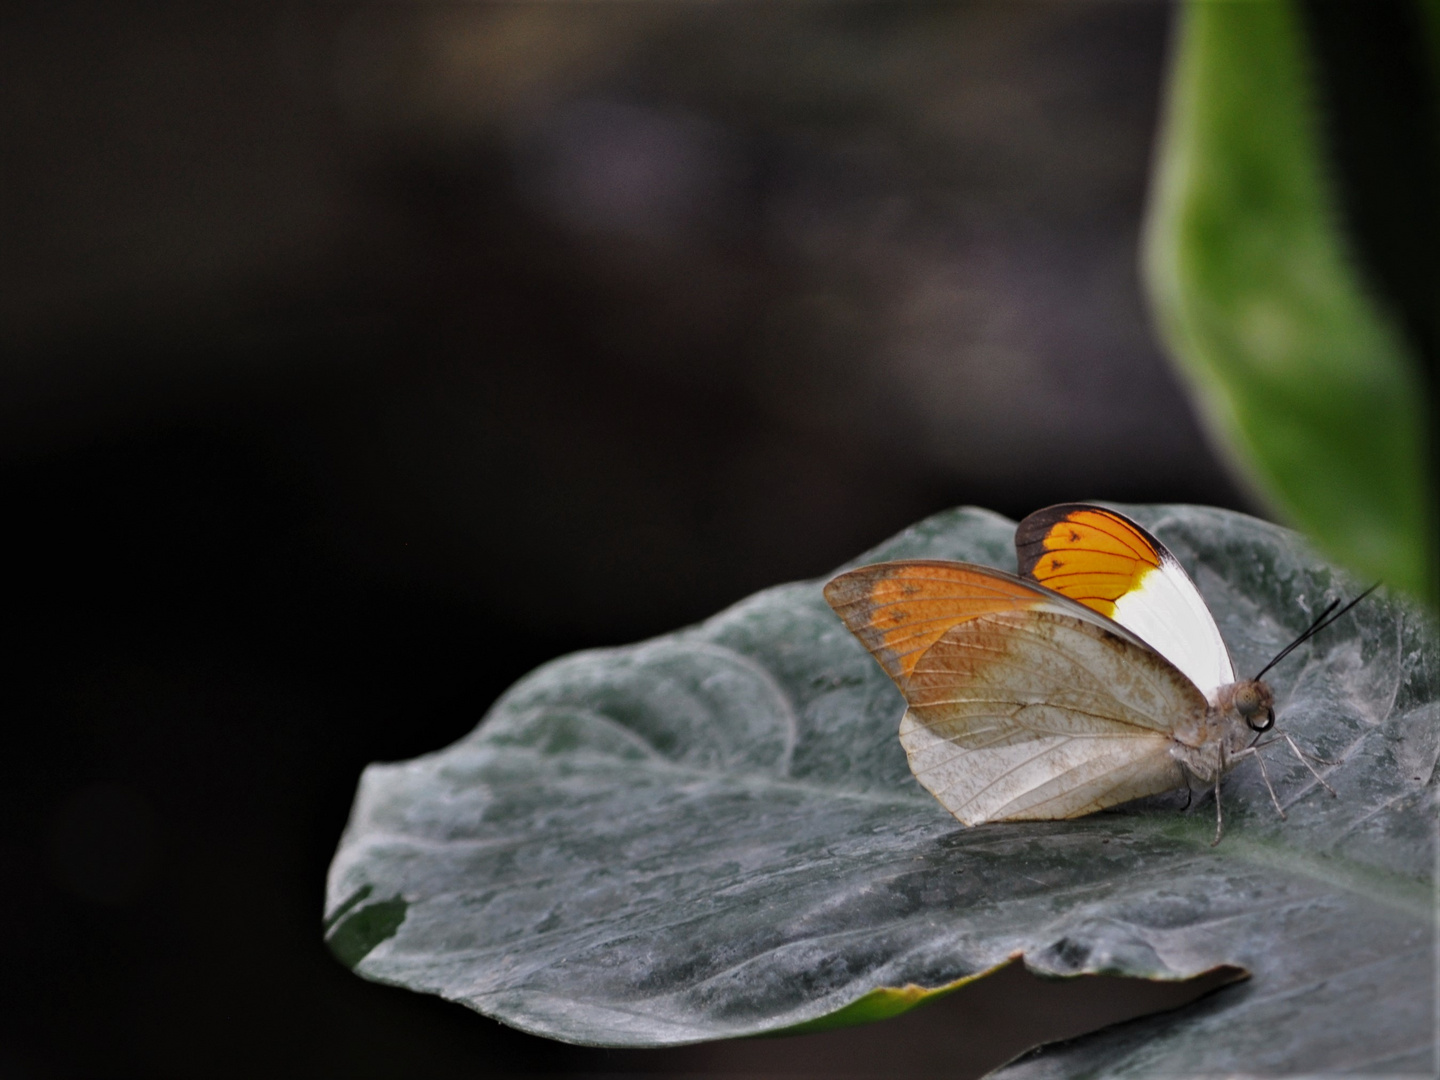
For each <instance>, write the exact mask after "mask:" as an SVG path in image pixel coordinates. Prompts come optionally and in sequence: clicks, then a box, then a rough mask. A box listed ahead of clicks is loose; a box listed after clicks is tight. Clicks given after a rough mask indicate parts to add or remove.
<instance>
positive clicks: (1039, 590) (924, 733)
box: [825, 503, 1369, 843]
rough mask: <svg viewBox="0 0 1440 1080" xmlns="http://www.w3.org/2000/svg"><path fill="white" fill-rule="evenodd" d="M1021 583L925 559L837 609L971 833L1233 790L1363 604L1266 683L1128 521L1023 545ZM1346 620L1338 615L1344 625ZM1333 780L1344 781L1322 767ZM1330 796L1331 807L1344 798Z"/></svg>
mask: <svg viewBox="0 0 1440 1080" xmlns="http://www.w3.org/2000/svg"><path fill="white" fill-rule="evenodd" d="M1015 550H1016V555H1017V556H1018V560H1019V570H1020V573H1019V575H1015V574H1007V573H1005V572H1004V571H1001V570H992V569H991V568H989V567H986V566H976V565H974V564H972V563H962V562H943V561H938V560H929V559H914V560H906V561H900V562H888V563H877V564H875V565H872V566H862V567H860V568H859V569H856V570H851V571H849V572H847V573H844V574H841V575H839V576H838V577H836V578H835V579H834V580H832V581H831V582H830V583H829V584H827V585H826V586H825V599H826V600H827V601H829V603H830V606H831V607H832V608H834V609H835V612H836V614H838V615H839V616H840V618H841V619H842V620H844V622H845V625H846V626H847V627H849V629H850V631H851V632H852V633H853V634H854V635H855V636H856V637H858V638H859V639H860V641H861V642H862V643H863V644H864V645H865V647H866V648H867V649H869V650H870V652H871V654H872V655H873V656H874V657H875V659H876V660H878V661H879V662H880V666H881V667H883V668H884V669H885V671H886V672H887V673H888V674H889V676H890V677H891V678H892V679H894V680H895V684H896V685H897V686H898V687H899V688H900V692H901V693H902V694H903V695H904V696H905V701H906V702H907V704H908V705H909V708H908V709H907V710H906V712H905V716H904V718H903V719H902V720H901V721H900V742H901V745H903V746H904V747H905V753H906V755H907V757H908V758H909V760H910V769H911V771H912V772H914V774H915V776H916V778H917V779H918V780H919V781H920V783H921V784H922V785H924V787H925V788H926V790H928V791H929V792H930V793H931V794H932V795H934V796H935V797H936V798H937V799H938V800H939V801H940V803H941V805H942V806H944V807H945V809H947V810H949V811H950V812H951V813H952V814H954V815H955V817H957V818H958V819H960V821H962V822H964V823H965V824H966V825H979V824H981V823H983V822H987V821H1053V820H1058V819H1064V818H1075V817H1081V816H1083V815H1085V814H1091V813H1094V812H1095V811H1097V810H1103V809H1104V808H1105V807H1108V806H1115V805H1116V804H1118V803H1123V802H1128V801H1130V800H1131V799H1138V798H1141V797H1143V796H1146V795H1155V794H1159V793H1160V792H1164V791H1170V790H1172V789H1174V788H1180V787H1184V788H1186V789H1187V790H1190V789H1192V788H1193V787H1195V786H1196V785H1197V784H1198V785H1199V786H1201V787H1212V786H1213V788H1214V791H1215V840H1214V841H1213V843H1219V841H1220V836H1221V834H1222V832H1223V828H1224V821H1223V818H1222V815H1221V809H1220V778H1221V777H1222V776H1224V775H1225V773H1227V772H1228V771H1229V770H1230V769H1232V768H1234V767H1235V765H1236V764H1237V763H1239V762H1240V761H1242V760H1244V759H1245V758H1247V757H1252V756H1253V757H1255V759H1256V761H1257V762H1259V764H1260V769H1261V776H1262V777H1263V778H1264V780H1265V786H1266V788H1267V789H1268V790H1269V791H1270V798H1271V800H1272V801H1273V802H1274V804H1275V809H1276V810H1277V811H1279V812H1280V816H1281V817H1284V816H1285V814H1284V811H1283V810H1282V809H1281V807H1280V802H1279V800H1278V799H1276V797H1275V792H1274V789H1273V788H1272V787H1271V785H1270V778H1269V776H1268V775H1267V773H1266V771H1265V763H1264V759H1263V758H1262V757H1260V755H1259V750H1260V748H1262V747H1264V746H1267V745H1269V742H1274V741H1278V740H1280V739H1283V740H1284V741H1285V742H1286V743H1288V744H1289V746H1290V748H1291V750H1292V751H1294V753H1295V755H1296V757H1297V758H1299V759H1300V761H1301V763H1302V764H1303V765H1305V767H1306V768H1308V769H1310V771H1311V772H1312V773H1313V774H1314V775H1315V777H1316V779H1317V780H1319V781H1320V783H1321V784H1322V785H1323V786H1324V787H1325V788H1326V789H1327V790H1330V788H1329V785H1328V784H1326V783H1325V781H1324V779H1323V778H1322V777H1321V776H1320V774H1319V773H1318V772H1316V771H1315V769H1314V767H1313V766H1312V765H1311V764H1310V761H1309V760H1306V759H1307V758H1310V759H1311V760H1315V761H1321V759H1318V758H1314V757H1313V756H1312V755H1307V754H1305V753H1304V752H1303V751H1301V750H1300V748H1299V747H1298V746H1296V745H1295V742H1294V740H1292V739H1291V738H1290V737H1289V736H1288V735H1285V734H1283V733H1279V732H1277V733H1276V737H1275V738H1273V739H1271V740H1270V741H1269V742H1264V741H1261V738H1262V735H1263V734H1264V733H1265V732H1267V731H1269V730H1270V729H1271V728H1272V727H1273V726H1274V723H1275V712H1274V695H1273V694H1272V693H1271V691H1270V687H1269V686H1267V685H1266V684H1265V682H1263V681H1262V679H1261V677H1260V676H1263V675H1264V674H1265V672H1266V671H1268V670H1269V669H1270V668H1271V667H1273V666H1274V664H1275V663H1276V662H1277V661H1279V660H1280V659H1281V658H1283V657H1284V656H1285V655H1287V654H1288V653H1289V652H1290V650H1291V649H1293V648H1295V647H1296V646H1297V645H1299V644H1300V643H1301V642H1303V641H1305V640H1308V639H1309V638H1310V637H1312V636H1314V635H1315V634H1316V633H1318V632H1319V631H1320V630H1323V629H1324V628H1325V627H1326V626H1329V625H1330V623H1332V622H1334V621H1335V619H1338V618H1339V617H1340V616H1341V615H1343V614H1345V612H1346V611H1348V610H1349V609H1350V608H1351V607H1353V606H1354V605H1355V604H1357V603H1359V601H1360V600H1361V599H1363V598H1364V596H1366V595H1368V592H1369V590H1367V592H1366V593H1363V594H1361V596H1359V597H1357V598H1356V599H1355V600H1353V601H1351V602H1350V603H1349V604H1347V605H1346V606H1345V607H1344V608H1343V609H1341V610H1340V611H1339V612H1335V608H1336V606H1337V605H1338V601H1337V602H1336V603H1334V604H1331V605H1330V607H1328V608H1326V609H1325V611H1323V612H1322V613H1321V614H1320V616H1319V618H1317V619H1316V620H1315V621H1314V622H1313V623H1312V624H1311V625H1310V627H1309V629H1307V630H1306V631H1305V632H1304V633H1303V634H1301V635H1300V636H1299V637H1298V638H1296V640H1295V641H1294V642H1292V643H1291V644H1290V645H1289V646H1287V647H1286V649H1285V650H1283V651H1282V652H1281V653H1280V654H1279V655H1277V656H1276V657H1275V659H1274V660H1272V661H1271V662H1270V663H1269V664H1267V665H1266V666H1265V668H1264V669H1263V670H1262V671H1261V672H1259V674H1257V675H1256V677H1255V678H1253V679H1236V677H1235V667H1234V665H1233V664H1232V663H1231V660H1230V654H1229V652H1228V651H1227V650H1226V648H1225V642H1224V639H1222V638H1221V636H1220V630H1219V628H1218V627H1217V626H1216V625H1215V619H1214V617H1213V616H1211V614H1210V609H1209V608H1207V607H1206V606H1205V601H1204V600H1203V599H1202V598H1201V596H1200V592H1199V590H1198V589H1196V588H1195V584H1194V582H1192V581H1191V580H1190V577H1189V575H1187V574H1186V573H1185V571H1184V569H1183V568H1181V566H1180V564H1179V562H1178V561H1176V559H1175V557H1174V556H1173V555H1172V554H1170V552H1169V551H1168V550H1167V549H1166V548H1165V545H1164V544H1162V543H1161V542H1160V541H1159V540H1157V539H1156V538H1155V537H1154V536H1152V535H1151V534H1150V533H1149V532H1147V531H1146V530H1145V529H1144V528H1142V527H1141V526H1140V525H1138V524H1136V523H1135V522H1134V521H1131V520H1130V519H1129V518H1127V517H1125V516H1124V515H1123V514H1119V513H1116V512H1115V511H1114V510H1108V509H1106V508H1104V507H1101V506H1095V505H1092V504H1089V503H1064V504H1061V505H1059V506H1052V507H1049V508H1047V509H1044V510H1039V511H1036V512H1035V513H1033V514H1031V515H1030V516H1029V517H1027V518H1026V519H1025V520H1024V521H1022V522H1021V523H1020V525H1019V527H1018V528H1017V529H1016V530H1015ZM1332 612H1333V614H1332ZM1321 763H1322V764H1333V763H1330V762H1323V761H1321ZM1331 794H1332V795H1333V794H1334V791H1333V790H1332V791H1331Z"/></svg>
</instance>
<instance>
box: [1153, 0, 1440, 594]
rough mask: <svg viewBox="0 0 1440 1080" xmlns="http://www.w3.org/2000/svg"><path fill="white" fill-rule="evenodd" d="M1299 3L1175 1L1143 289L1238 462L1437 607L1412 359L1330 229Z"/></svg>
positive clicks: (1337, 216)
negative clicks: (1175, 34) (1176, 17)
mask: <svg viewBox="0 0 1440 1080" xmlns="http://www.w3.org/2000/svg"><path fill="white" fill-rule="evenodd" d="M1432 6H1433V5H1432ZM1298 7H1299V5H1298V3H1297V2H1296V0H1272V2H1267V3H1253V4H1226V3H1208V2H1203V0H1192V2H1191V3H1189V4H1187V5H1186V6H1185V7H1184V8H1183V9H1182V12H1183V14H1182V25H1181V28H1180V29H1181V32H1180V35H1179V38H1178V47H1177V51H1176V55H1175V62H1174V65H1173V69H1172V74H1171V84H1170V100H1169V104H1168V109H1167V115H1166V119H1165V124H1164V127H1163V130H1162V137H1161V142H1160V154H1159V158H1158V161H1159V168H1158V171H1157V173H1156V178H1155V186H1154V190H1153V192H1152V197H1151V207H1150V216H1149V223H1148V226H1147V234H1146V250H1145V255H1146V258H1145V264H1146V276H1147V280H1148V284H1149V289H1150V294H1151V298H1152V300H1153V303H1154V307H1155V310H1156V313H1157V316H1158V318H1159V323H1160V326H1161V329H1162V331H1163V332H1164V336H1165V338H1166V340H1167V342H1168V344H1169V346H1170V350H1171V352H1172V354H1173V355H1174V356H1175V358H1176V359H1177V360H1178V361H1179V363H1180V367H1181V370H1182V371H1183V372H1184V373H1185V374H1186V375H1187V376H1188V377H1189V381H1190V383H1191V385H1192V386H1193V387H1194V389H1195V390H1196V391H1197V397H1198V401H1199V404H1200V406H1201V411H1202V414H1203V415H1204V416H1205V417H1206V418H1207V420H1208V421H1209V424H1210V426H1211V428H1212V430H1213V431H1214V432H1215V433H1216V434H1217V436H1218V442H1219V444H1220V445H1221V447H1222V448H1224V449H1226V450H1227V451H1229V452H1230V453H1231V454H1232V456H1233V458H1234V459H1235V461H1236V463H1237V464H1238V465H1239V466H1240V468H1241V469H1242V471H1243V472H1244V473H1245V474H1246V475H1248V476H1249V477H1250V478H1251V479H1252V480H1253V482H1254V483H1255V484H1256V486H1257V487H1258V488H1259V489H1260V490H1261V491H1262V492H1263V493H1264V494H1265V495H1267V496H1268V497H1269V498H1270V500H1271V501H1272V502H1273V503H1274V504H1275V505H1276V506H1278V507H1279V508H1280V510H1281V511H1282V512H1283V513H1284V514H1285V515H1287V516H1288V517H1289V519H1290V520H1292V521H1293V522H1295V523H1296V524H1297V525H1299V526H1300V527H1302V528H1303V529H1304V530H1305V532H1306V533H1307V535H1310V536H1312V537H1314V538H1315V539H1316V541H1317V542H1318V543H1319V544H1320V545H1321V546H1322V547H1323V548H1324V549H1325V550H1327V551H1328V552H1330V553H1331V554H1332V555H1333V556H1334V557H1336V558H1338V559H1340V560H1341V561H1342V562H1344V563H1345V564H1346V565H1348V566H1350V567H1352V568H1354V569H1356V570H1358V571H1360V572H1361V573H1363V574H1365V575H1366V576H1367V577H1370V578H1379V579H1382V580H1384V581H1387V582H1389V583H1391V584H1393V585H1395V586H1398V587H1400V588H1403V589H1406V590H1408V591H1409V592H1411V593H1412V594H1413V595H1416V596H1427V597H1428V599H1429V600H1430V602H1431V603H1432V604H1433V603H1434V602H1435V592H1434V590H1435V587H1436V581H1435V574H1434V564H1433V560H1434V558H1435V554H1436V552H1435V548H1434V546H1433V545H1434V536H1433V529H1432V528H1431V525H1432V523H1433V521H1434V517H1433V513H1434V505H1433V503H1432V502H1431V499H1432V492H1431V488H1430V482H1429V480H1428V470H1429V462H1428V458H1427V454H1428V450H1427V437H1426V423H1427V411H1426V402H1427V393H1426V389H1425V386H1424V379H1423V375H1422V366H1421V363H1420V360H1419V357H1418V355H1417V354H1416V352H1415V349H1416V347H1417V346H1416V345H1415V343H1414V342H1413V341H1412V340H1410V339H1407V337H1406V335H1405V334H1404V333H1403V332H1402V328H1401V325H1400V320H1399V317H1398V314H1397V312H1396V311H1395V310H1394V309H1393V308H1392V307H1390V306H1388V305H1387V303H1386V302H1385V301H1384V300H1383V299H1382V298H1381V295H1380V293H1379V292H1378V290H1377V288H1376V287H1375V284H1376V283H1374V282H1372V281H1369V280H1367V278H1366V276H1365V274H1364V273H1363V271H1362V267H1361V261H1360V260H1359V259H1358V257H1357V251H1356V249H1355V246H1354V243H1353V242H1352V241H1351V239H1350V238H1349V237H1348V236H1347V234H1346V232H1345V230H1344V229H1343V228H1342V214H1341V208H1340V205H1339V199H1338V196H1337V192H1336V189H1335V180H1336V173H1337V170H1336V168H1335V166H1334V164H1333V161H1332V158H1331V157H1330V156H1329V155H1328V154H1327V147H1326V144H1325V140H1324V137H1323V135H1324V131H1323V127H1322V118H1321V116H1320V113H1319V109H1318V107H1317V105H1318V101H1319V98H1320V93H1319V87H1318V86H1317V82H1316V71H1315V69H1314V64H1313V62H1312V54H1311V51H1310V49H1309V47H1308V45H1307V38H1306V34H1305V28H1304V26H1303V25H1302V20H1301V18H1300V12H1299V10H1298ZM1397 62H1398V60H1397ZM1431 197H1432V198H1435V197H1440V193H1431ZM1429 302H1430V303H1433V302H1434V299H1433V298H1430V301H1429Z"/></svg>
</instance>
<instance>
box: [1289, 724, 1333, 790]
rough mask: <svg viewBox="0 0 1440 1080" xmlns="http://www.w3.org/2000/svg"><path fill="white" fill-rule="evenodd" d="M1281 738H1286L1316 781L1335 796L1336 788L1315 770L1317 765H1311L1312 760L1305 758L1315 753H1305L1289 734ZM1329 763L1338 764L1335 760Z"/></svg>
mask: <svg viewBox="0 0 1440 1080" xmlns="http://www.w3.org/2000/svg"><path fill="white" fill-rule="evenodd" d="M1281 738H1283V739H1284V740H1285V742H1286V744H1287V745H1288V746H1289V747H1290V749H1291V750H1292V751H1294V753H1295V757H1296V758H1297V759H1298V760H1299V762H1300V764H1301V765H1304V766H1305V768H1307V769H1309V770H1310V775H1311V776H1313V777H1315V780H1316V782H1317V783H1319V785H1320V786H1321V787H1323V788H1324V789H1325V790H1326V791H1328V792H1330V794H1331V796H1332V797H1334V796H1335V789H1334V788H1332V787H1331V786H1330V785H1329V784H1327V783H1326V782H1325V778H1324V777H1323V776H1321V775H1320V774H1319V773H1318V772H1316V771H1315V766H1314V765H1311V764H1310V762H1308V761H1306V760H1305V759H1306V758H1307V757H1312V756H1313V755H1309V754H1306V753H1304V752H1303V751H1302V750H1301V749H1300V747H1298V746H1296V745H1295V740H1294V739H1292V738H1290V736H1289V735H1282V736H1281ZM1315 760H1316V761H1323V760H1324V759H1322V758H1315ZM1329 764H1332V765H1333V764H1336V763H1335V762H1330V763H1329Z"/></svg>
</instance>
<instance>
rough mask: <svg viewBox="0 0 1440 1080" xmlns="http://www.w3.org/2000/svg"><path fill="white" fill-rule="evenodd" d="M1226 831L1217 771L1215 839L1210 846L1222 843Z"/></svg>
mask: <svg viewBox="0 0 1440 1080" xmlns="http://www.w3.org/2000/svg"><path fill="white" fill-rule="evenodd" d="M1224 833H1225V819H1224V816H1223V815H1222V814H1221V812H1220V774H1219V773H1218V772H1217V773H1216V774H1215V839H1214V840H1211V841H1210V846H1211V847H1214V846H1215V845H1216V844H1218V843H1220V837H1221V836H1223V835H1224Z"/></svg>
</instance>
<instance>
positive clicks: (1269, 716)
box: [1245, 709, 1275, 731]
mask: <svg viewBox="0 0 1440 1080" xmlns="http://www.w3.org/2000/svg"><path fill="white" fill-rule="evenodd" d="M1245 723H1247V724H1249V725H1250V730H1251V731H1269V730H1270V729H1271V728H1272V727H1274V726H1275V710H1274V709H1266V710H1265V722H1264V723H1263V724H1257V723H1256V722H1255V719H1254V718H1253V717H1246V719H1245Z"/></svg>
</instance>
